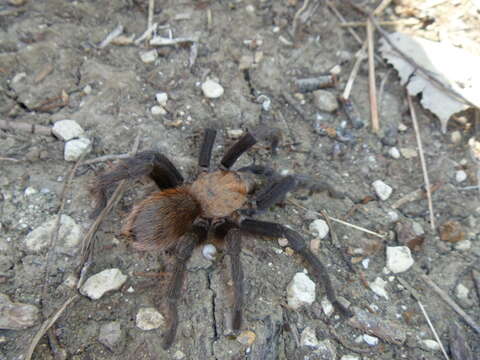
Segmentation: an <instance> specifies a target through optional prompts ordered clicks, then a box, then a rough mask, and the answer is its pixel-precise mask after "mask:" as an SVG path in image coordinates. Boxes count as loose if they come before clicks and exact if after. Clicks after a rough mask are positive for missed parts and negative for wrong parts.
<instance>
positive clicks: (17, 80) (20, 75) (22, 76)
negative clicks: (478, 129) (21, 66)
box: [12, 72, 27, 84]
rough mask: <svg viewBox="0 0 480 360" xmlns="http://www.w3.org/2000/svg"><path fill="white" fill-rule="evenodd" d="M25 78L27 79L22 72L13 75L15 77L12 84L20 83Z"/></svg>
mask: <svg viewBox="0 0 480 360" xmlns="http://www.w3.org/2000/svg"><path fill="white" fill-rule="evenodd" d="M26 77H27V73H24V72H21V73H18V74H15V76H14V77H13V78H12V84H16V83H17V82H19V81H22V80H23V79H24V78H26Z"/></svg>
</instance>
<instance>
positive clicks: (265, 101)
mask: <svg viewBox="0 0 480 360" xmlns="http://www.w3.org/2000/svg"><path fill="white" fill-rule="evenodd" d="M257 101H258V102H259V103H260V104H262V110H263V111H270V108H271V107H272V100H270V98H269V97H268V96H267V95H264V94H262V95H260V96H259V97H257Z"/></svg>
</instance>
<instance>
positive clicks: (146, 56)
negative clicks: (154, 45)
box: [140, 49, 158, 64]
mask: <svg viewBox="0 0 480 360" xmlns="http://www.w3.org/2000/svg"><path fill="white" fill-rule="evenodd" d="M157 58H158V52H157V50H155V49H153V50H150V51H146V52H143V53H141V54H140V59H142V61H143V62H144V63H145V64H149V63H152V62H154V61H155V60H157Z"/></svg>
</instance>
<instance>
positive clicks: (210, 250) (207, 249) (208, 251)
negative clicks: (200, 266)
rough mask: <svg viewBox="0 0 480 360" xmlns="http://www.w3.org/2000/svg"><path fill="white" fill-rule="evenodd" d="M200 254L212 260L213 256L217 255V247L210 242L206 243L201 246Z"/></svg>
mask: <svg viewBox="0 0 480 360" xmlns="http://www.w3.org/2000/svg"><path fill="white" fill-rule="evenodd" d="M202 254H203V257H204V258H205V259H207V260H210V261H213V260H215V256H216V255H217V248H216V247H215V246H213V245H212V244H206V245H205V246H204V247H203V248H202Z"/></svg>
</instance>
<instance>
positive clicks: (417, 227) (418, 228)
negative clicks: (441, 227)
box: [412, 221, 425, 236]
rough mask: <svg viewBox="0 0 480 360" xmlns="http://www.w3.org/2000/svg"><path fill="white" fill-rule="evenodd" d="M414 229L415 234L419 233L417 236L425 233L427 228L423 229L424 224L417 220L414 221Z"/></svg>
mask: <svg viewBox="0 0 480 360" xmlns="http://www.w3.org/2000/svg"><path fill="white" fill-rule="evenodd" d="M412 230H413V232H414V233H415V235H417V236H420V235H423V234H425V230H424V229H423V226H422V224H420V223H418V222H416V221H413V222H412Z"/></svg>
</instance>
